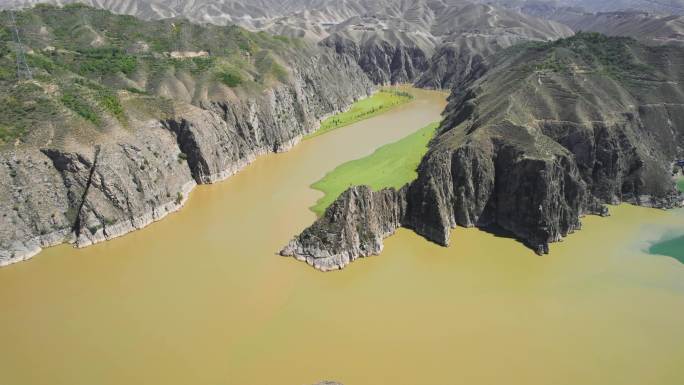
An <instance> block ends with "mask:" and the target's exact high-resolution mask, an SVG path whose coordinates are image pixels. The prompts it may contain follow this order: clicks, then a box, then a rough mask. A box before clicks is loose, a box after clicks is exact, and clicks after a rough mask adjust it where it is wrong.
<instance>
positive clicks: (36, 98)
mask: <svg viewBox="0 0 684 385" xmlns="http://www.w3.org/2000/svg"><path fill="white" fill-rule="evenodd" d="M57 116H58V108H57V106H56V105H55V104H54V103H53V102H52V101H51V100H50V99H48V98H47V97H46V96H45V94H44V92H43V90H42V88H40V87H39V86H37V85H35V84H33V83H18V84H16V85H14V86H8V87H7V88H4V89H0V142H2V143H8V142H10V141H12V140H14V139H17V138H21V137H22V136H23V135H24V134H26V133H28V132H29V131H30V130H31V129H33V128H35V127H37V126H38V125H40V124H43V123H45V122H53V121H55V120H56V119H58V118H57Z"/></svg>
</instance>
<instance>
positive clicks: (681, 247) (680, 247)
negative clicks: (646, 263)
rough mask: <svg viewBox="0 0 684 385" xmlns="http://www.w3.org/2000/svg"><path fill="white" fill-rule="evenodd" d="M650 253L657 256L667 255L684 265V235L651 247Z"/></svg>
mask: <svg viewBox="0 0 684 385" xmlns="http://www.w3.org/2000/svg"><path fill="white" fill-rule="evenodd" d="M648 252H649V253H651V254H656V255H666V256H668V257H672V258H674V259H676V260H678V261H679V262H681V263H684V235H682V236H679V237H677V238H671V239H667V240H663V241H660V242H658V243H656V244H654V245H653V246H651V247H650V248H649V249H648Z"/></svg>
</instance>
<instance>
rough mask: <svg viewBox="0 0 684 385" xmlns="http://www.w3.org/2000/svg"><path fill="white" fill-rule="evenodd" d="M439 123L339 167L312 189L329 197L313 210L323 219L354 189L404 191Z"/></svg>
mask: <svg viewBox="0 0 684 385" xmlns="http://www.w3.org/2000/svg"><path fill="white" fill-rule="evenodd" d="M438 126H439V123H432V124H430V125H429V126H427V127H424V128H422V129H420V130H419V131H416V132H415V133H413V134H411V135H409V136H407V137H405V138H403V139H401V140H399V141H397V142H394V143H390V144H387V145H385V146H382V147H380V148H378V149H377V150H376V151H375V152H374V153H372V154H371V155H369V156H367V157H365V158H361V159H356V160H352V161H350V162H347V163H344V164H342V165H340V166H338V167H337V168H336V169H335V170H333V171H331V172H330V173H328V174H327V175H326V176H325V177H323V179H321V180H319V181H318V182H316V183H314V184H313V185H311V187H312V188H314V189H316V190H319V191H322V192H323V193H325V196H324V197H323V198H321V199H319V200H318V202H317V203H316V205H315V206H313V207H311V210H312V211H313V212H315V213H316V214H317V215H322V214H323V213H324V212H325V209H326V208H327V207H328V206H330V204H332V202H334V201H335V199H337V197H339V196H340V194H342V193H343V192H344V191H345V190H347V189H348V188H349V187H351V186H358V185H368V186H370V187H371V188H372V189H374V190H380V189H383V188H387V187H394V188H400V187H402V186H403V185H405V184H406V183H409V182H411V181H413V180H414V179H416V177H417V176H418V174H417V173H416V168H417V167H418V164H419V163H420V160H421V159H422V158H423V156H424V155H425V153H426V152H427V150H428V143H429V142H430V139H432V136H433V135H434V133H435V130H436V129H437V127H438Z"/></svg>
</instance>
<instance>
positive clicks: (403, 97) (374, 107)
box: [307, 88, 413, 138]
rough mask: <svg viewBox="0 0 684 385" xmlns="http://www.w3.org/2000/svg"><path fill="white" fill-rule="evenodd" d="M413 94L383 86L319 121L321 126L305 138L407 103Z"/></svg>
mask: <svg viewBox="0 0 684 385" xmlns="http://www.w3.org/2000/svg"><path fill="white" fill-rule="evenodd" d="M412 99H413V95H411V94H410V93H408V92H406V91H402V90H395V89H389V88H383V89H382V90H380V91H379V92H377V93H376V94H374V95H373V96H371V97H368V98H366V99H363V100H359V101H358V102H356V103H354V104H353V105H352V106H351V108H350V109H349V111H346V112H342V113H340V114H337V115H334V116H331V117H329V118H328V119H326V120H324V121H323V122H322V123H321V127H320V128H319V129H318V130H317V131H316V132H314V133H312V134H311V135H309V136H307V138H313V137H316V136H319V135H323V134H325V133H327V132H330V131H332V130H335V129H338V128H340V127H344V126H348V125H350V124H353V123H356V122H359V121H361V120H364V119H368V118H372V117H373V116H376V115H379V114H382V113H384V112H386V111H387V110H389V109H391V108H394V107H396V106H398V105H401V104H404V103H407V102H409V101H411V100H412Z"/></svg>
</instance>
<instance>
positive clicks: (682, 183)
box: [677, 178, 684, 192]
mask: <svg viewBox="0 0 684 385" xmlns="http://www.w3.org/2000/svg"><path fill="white" fill-rule="evenodd" d="M677 188H678V189H679V191H681V192H684V178H679V180H677Z"/></svg>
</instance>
